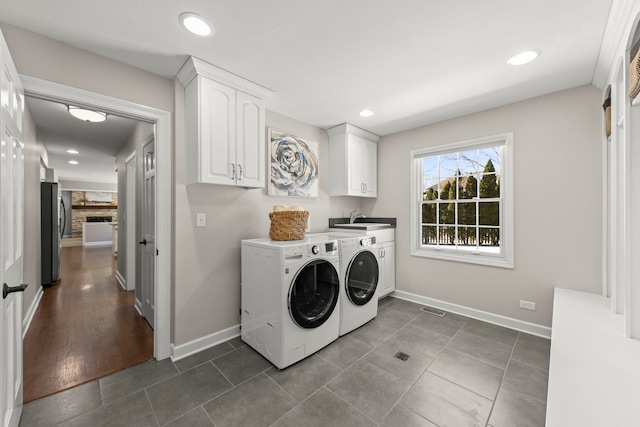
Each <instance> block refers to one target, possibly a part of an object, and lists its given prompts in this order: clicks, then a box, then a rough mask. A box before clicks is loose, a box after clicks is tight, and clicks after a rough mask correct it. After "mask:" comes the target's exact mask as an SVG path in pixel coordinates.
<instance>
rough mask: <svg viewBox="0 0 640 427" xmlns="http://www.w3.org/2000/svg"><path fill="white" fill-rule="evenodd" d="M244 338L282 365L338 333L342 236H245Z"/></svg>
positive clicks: (243, 273)
mask: <svg viewBox="0 0 640 427" xmlns="http://www.w3.org/2000/svg"><path fill="white" fill-rule="evenodd" d="M241 260H242V261H241V264H242V277H241V328H242V331H241V332H242V334H241V337H242V340H243V341H244V342H246V343H247V344H248V345H249V346H251V347H252V348H254V349H255V350H256V351H258V352H259V353H260V354H262V355H263V356H264V357H265V358H267V359H268V360H269V361H271V363H273V364H274V365H275V366H277V367H278V368H280V369H283V368H285V367H287V366H289V365H291V364H293V363H295V362H298V361H299V360H302V359H304V358H305V357H307V356H310V355H312V354H313V353H315V352H316V351H318V350H320V349H321V348H323V347H325V346H327V345H328V344H330V343H331V342H333V341H334V340H336V339H337V338H338V336H339V328H340V305H339V302H340V277H339V274H340V273H339V272H340V266H339V256H338V242H337V240H335V239H333V240H331V239H328V238H327V237H325V238H313V239H311V238H306V239H304V240H298V241H287V242H280V241H273V240H271V239H268V238H266V239H251V240H243V241H242V242H241Z"/></svg>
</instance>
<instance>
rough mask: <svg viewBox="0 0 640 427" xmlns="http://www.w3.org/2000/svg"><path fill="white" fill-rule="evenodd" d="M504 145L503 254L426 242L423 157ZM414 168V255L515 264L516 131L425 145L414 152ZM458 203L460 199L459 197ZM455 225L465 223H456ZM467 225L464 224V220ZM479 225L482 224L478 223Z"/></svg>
mask: <svg viewBox="0 0 640 427" xmlns="http://www.w3.org/2000/svg"><path fill="white" fill-rule="evenodd" d="M495 146H501V147H502V149H501V151H502V152H501V159H500V160H501V161H500V208H501V209H500V226H499V227H500V254H499V255H495V254H490V253H482V252H469V251H465V250H461V249H457V248H455V249H450V248H433V247H426V246H424V245H422V239H421V236H422V190H423V189H422V186H423V183H422V180H423V176H422V159H423V158H425V157H433V156H437V155H444V154H451V153H459V152H465V151H469V150H477V149H481V148H486V147H495ZM410 161H411V164H410V171H411V176H412V179H411V202H410V204H411V255H412V256H418V257H425V258H434V259H441V260H447V261H456V262H464V263H471V264H480V265H487V266H493V267H502V268H514V244H513V241H514V239H513V236H514V232H513V203H514V200H513V133H512V132H509V133H502V134H498V135H492V136H486V137H482V138H475V139H470V140H466V141H460V142H454V143H448V144H443V145H437V146H433V147H425V148H421V149H417V150H412V151H411V153H410ZM456 203H457V200H456ZM453 225H454V226H456V225H458V226H460V225H461V224H453ZM462 225H464V224H462ZM477 226H479V225H477Z"/></svg>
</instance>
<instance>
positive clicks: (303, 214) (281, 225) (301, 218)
mask: <svg viewBox="0 0 640 427" xmlns="http://www.w3.org/2000/svg"><path fill="white" fill-rule="evenodd" d="M269 219H271V228H270V229H269V237H270V238H271V240H302V239H304V232H305V230H306V229H307V221H308V220H309V212H307V211H280V212H269Z"/></svg>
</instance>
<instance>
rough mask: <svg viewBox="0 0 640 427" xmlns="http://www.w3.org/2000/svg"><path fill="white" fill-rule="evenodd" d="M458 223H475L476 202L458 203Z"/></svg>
mask: <svg viewBox="0 0 640 427" xmlns="http://www.w3.org/2000/svg"><path fill="white" fill-rule="evenodd" d="M458 224H461V225H476V202H460V203H458Z"/></svg>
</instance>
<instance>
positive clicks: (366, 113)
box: [360, 110, 373, 117]
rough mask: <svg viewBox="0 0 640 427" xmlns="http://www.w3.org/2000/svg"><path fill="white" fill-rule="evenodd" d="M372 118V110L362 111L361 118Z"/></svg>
mask: <svg viewBox="0 0 640 427" xmlns="http://www.w3.org/2000/svg"><path fill="white" fill-rule="evenodd" d="M371 116H373V111H371V110H362V111H360V117H371Z"/></svg>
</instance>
